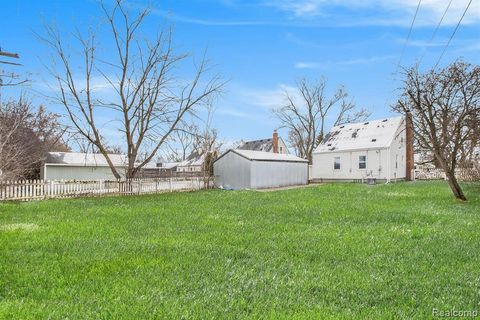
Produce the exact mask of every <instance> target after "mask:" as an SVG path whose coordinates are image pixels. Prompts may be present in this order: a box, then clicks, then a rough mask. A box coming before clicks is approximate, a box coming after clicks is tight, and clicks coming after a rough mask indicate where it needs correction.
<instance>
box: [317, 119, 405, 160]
mask: <svg viewBox="0 0 480 320" xmlns="http://www.w3.org/2000/svg"><path fill="white" fill-rule="evenodd" d="M403 120H404V118H403V117H394V118H386V119H380V120H373V121H366V122H359V123H351V124H345V125H340V126H336V127H333V128H332V130H330V132H329V133H328V134H327V135H326V136H325V139H323V141H322V143H320V145H319V146H318V147H317V149H316V150H315V151H314V153H325V152H338V151H346V150H363V149H382V148H387V147H389V146H390V144H391V143H392V141H393V139H394V138H395V134H396V132H397V131H398V128H399V127H400V125H402V123H403V122H404V121H403Z"/></svg>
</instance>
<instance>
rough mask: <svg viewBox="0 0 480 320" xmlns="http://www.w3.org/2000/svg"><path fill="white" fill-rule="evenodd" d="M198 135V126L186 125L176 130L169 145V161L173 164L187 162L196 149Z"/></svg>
mask: <svg viewBox="0 0 480 320" xmlns="http://www.w3.org/2000/svg"><path fill="white" fill-rule="evenodd" d="M198 135H199V128H198V126H197V125H196V124H185V125H182V126H181V127H179V128H177V129H175V131H174V132H172V134H171V136H170V140H169V141H168V143H167V146H168V155H167V159H168V160H169V161H172V162H180V161H184V160H186V159H187V157H188V156H189V155H190V153H192V151H193V149H194V147H195V142H196V141H197V139H198Z"/></svg>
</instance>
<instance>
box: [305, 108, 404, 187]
mask: <svg viewBox="0 0 480 320" xmlns="http://www.w3.org/2000/svg"><path fill="white" fill-rule="evenodd" d="M406 128H407V126H406V120H405V118H404V117H395V118H387V119H381V120H375V121H367V122H362V123H352V124H345V125H340V126H336V127H333V128H332V130H331V131H330V132H329V133H328V134H327V136H326V137H325V139H324V140H323V141H322V143H321V144H320V145H319V146H318V147H317V149H316V150H315V151H314V152H313V156H312V162H313V163H312V172H311V176H310V177H311V179H312V180H313V181H356V180H363V179H368V178H374V179H377V180H381V181H390V180H392V179H393V180H395V179H401V180H402V179H405V178H407V177H408V175H407V171H409V170H411V169H413V148H412V144H411V141H410V143H407V130H406ZM408 136H409V139H410V140H411V138H410V137H411V134H409V135H408ZM407 145H408V146H410V147H409V148H407ZM407 149H409V150H410V151H409V152H408V154H407ZM410 157H411V158H412V159H411V161H407V158H410Z"/></svg>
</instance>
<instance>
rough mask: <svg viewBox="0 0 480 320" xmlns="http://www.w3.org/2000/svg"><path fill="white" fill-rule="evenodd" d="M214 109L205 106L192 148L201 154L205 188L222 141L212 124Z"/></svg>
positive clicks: (208, 183)
mask: <svg viewBox="0 0 480 320" xmlns="http://www.w3.org/2000/svg"><path fill="white" fill-rule="evenodd" d="M214 113H215V109H214V108H213V106H212V105H209V107H208V108H207V115H206V117H205V121H204V126H203V129H202V130H199V134H197V135H196V140H195V146H194V149H195V150H196V152H197V153H198V154H200V155H202V156H203V168H202V174H203V182H204V186H205V188H206V189H208V188H209V187H210V181H211V178H212V177H213V163H214V162H215V160H216V159H217V158H218V155H219V150H220V148H221V146H222V143H221V142H220V140H219V139H218V130H217V129H216V128H214V126H213V116H214Z"/></svg>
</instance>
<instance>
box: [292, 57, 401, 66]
mask: <svg viewBox="0 0 480 320" xmlns="http://www.w3.org/2000/svg"><path fill="white" fill-rule="evenodd" d="M393 58H395V56H393V55H386V56H373V57H367V58H355V59H349V60H340V61H325V62H322V63H320V62H303V61H302V62H297V63H295V65H294V67H295V68H297V69H327V68H330V67H334V66H354V65H364V64H369V63H375V62H381V61H388V60H391V59H393Z"/></svg>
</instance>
